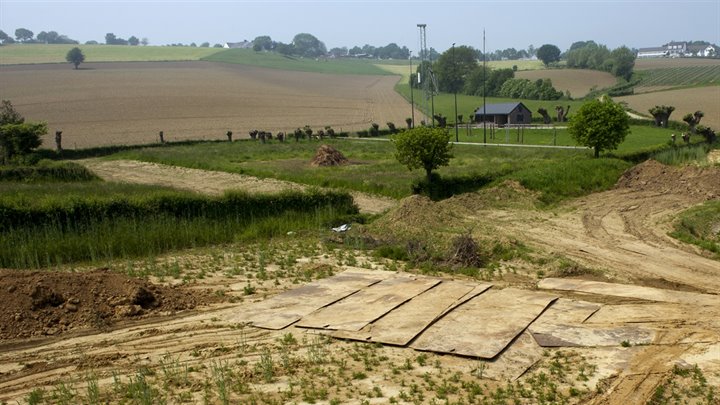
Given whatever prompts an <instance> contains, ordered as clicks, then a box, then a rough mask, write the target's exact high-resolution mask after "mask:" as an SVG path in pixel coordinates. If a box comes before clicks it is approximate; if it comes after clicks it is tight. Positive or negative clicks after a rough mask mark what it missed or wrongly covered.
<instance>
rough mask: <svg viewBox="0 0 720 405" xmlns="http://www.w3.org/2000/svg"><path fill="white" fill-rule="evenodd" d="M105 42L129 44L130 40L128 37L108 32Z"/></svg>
mask: <svg viewBox="0 0 720 405" xmlns="http://www.w3.org/2000/svg"><path fill="white" fill-rule="evenodd" d="M105 43H106V44H107V45H127V44H128V41H127V39H123V38H119V37H117V36H115V34H113V33H112V32H108V33H107V34H105Z"/></svg>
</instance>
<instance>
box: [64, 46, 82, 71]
mask: <svg viewBox="0 0 720 405" xmlns="http://www.w3.org/2000/svg"><path fill="white" fill-rule="evenodd" d="M65 60H66V61H68V62H70V63H72V64H73V65H75V69H77V68H78V66H80V64H81V63H83V62H85V55H84V54H83V53H82V51H81V50H80V48H78V47H77V46H76V47H75V48H73V49H71V50H69V51H68V53H67V55H65Z"/></svg>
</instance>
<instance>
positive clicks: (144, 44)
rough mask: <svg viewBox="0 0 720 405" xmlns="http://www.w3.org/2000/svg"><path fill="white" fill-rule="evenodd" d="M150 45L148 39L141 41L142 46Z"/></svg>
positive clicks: (144, 38)
mask: <svg viewBox="0 0 720 405" xmlns="http://www.w3.org/2000/svg"><path fill="white" fill-rule="evenodd" d="M149 43H150V40H149V39H147V37H143V39H141V40H140V45H142V46H148V44H149ZM221 47H222V46H221Z"/></svg>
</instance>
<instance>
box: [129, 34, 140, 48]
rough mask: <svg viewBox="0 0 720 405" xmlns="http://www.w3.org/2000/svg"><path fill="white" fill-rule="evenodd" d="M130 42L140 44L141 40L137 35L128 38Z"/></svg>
mask: <svg viewBox="0 0 720 405" xmlns="http://www.w3.org/2000/svg"><path fill="white" fill-rule="evenodd" d="M128 44H130V45H132V46H138V45H139V44H140V40H139V39H138V37H136V36H135V35H133V36H131V37H130V38H128Z"/></svg>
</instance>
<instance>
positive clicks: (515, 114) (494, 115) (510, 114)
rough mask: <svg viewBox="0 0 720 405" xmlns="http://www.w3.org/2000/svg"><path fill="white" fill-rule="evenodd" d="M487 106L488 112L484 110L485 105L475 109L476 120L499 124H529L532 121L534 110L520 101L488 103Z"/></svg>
mask: <svg viewBox="0 0 720 405" xmlns="http://www.w3.org/2000/svg"><path fill="white" fill-rule="evenodd" d="M486 108H487V112H486V111H483V107H480V108H478V109H477V110H475V122H483V121H487V122H491V123H493V124H495V125H498V126H503V125H506V124H510V125H518V124H521V125H528V124H530V122H532V112H531V111H530V110H529V109H528V108H527V107H525V104H523V103H520V102H517V103H499V104H487V105H486Z"/></svg>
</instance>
